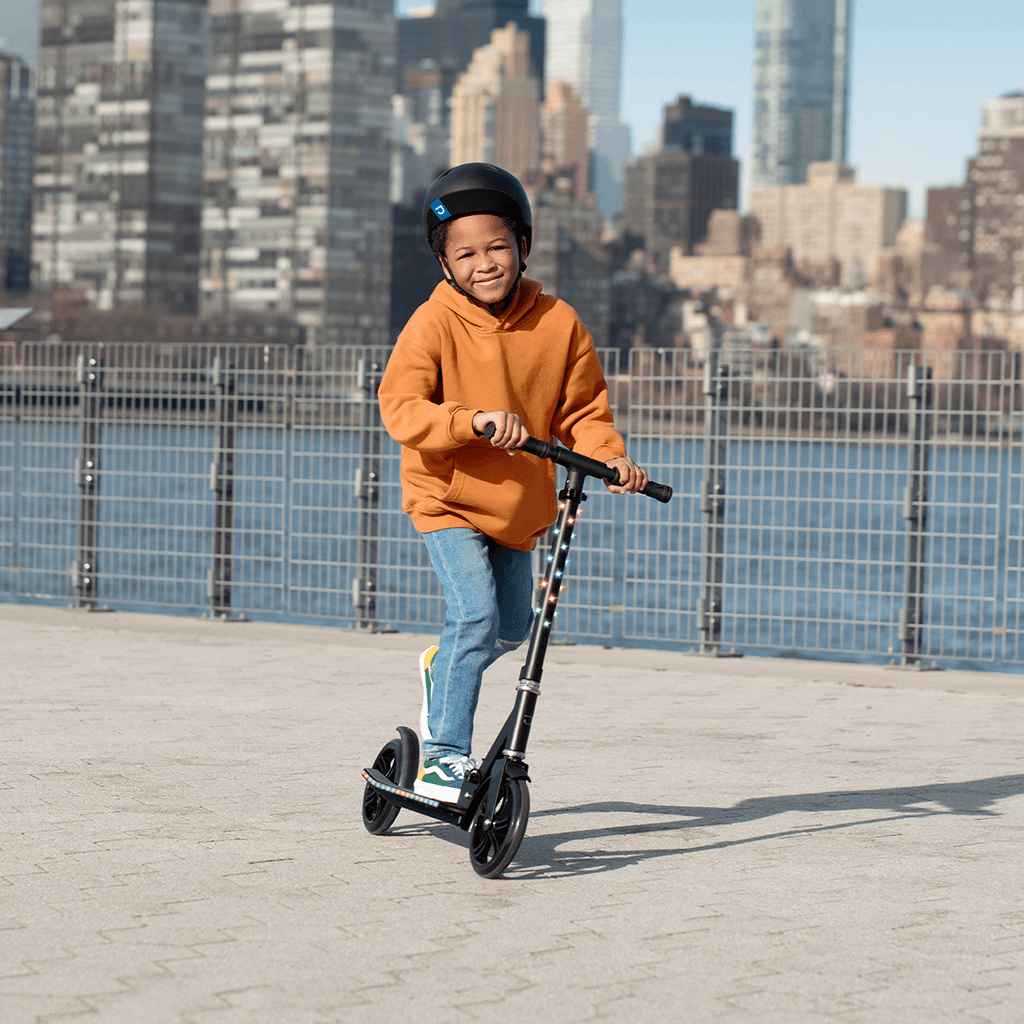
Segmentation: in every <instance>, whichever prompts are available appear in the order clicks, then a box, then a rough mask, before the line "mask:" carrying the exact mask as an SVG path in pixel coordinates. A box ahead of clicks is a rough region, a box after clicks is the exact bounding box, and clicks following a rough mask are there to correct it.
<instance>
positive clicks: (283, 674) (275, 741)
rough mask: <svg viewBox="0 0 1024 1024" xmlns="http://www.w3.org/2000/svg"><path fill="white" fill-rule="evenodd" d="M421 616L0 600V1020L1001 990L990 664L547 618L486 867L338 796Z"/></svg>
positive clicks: (523, 1012) (510, 673) (801, 1004)
mask: <svg viewBox="0 0 1024 1024" xmlns="http://www.w3.org/2000/svg"><path fill="white" fill-rule="evenodd" d="M425 642H426V641H425V639H424V638H422V637H416V636H411V635H402V634H398V635H388V636H365V635H359V634H353V633H349V632H345V631H342V630H337V629H330V628H317V627H304V626H285V625H275V624H259V623H245V624H242V623H239V624H225V623H220V622H211V621H203V620H190V619H184V618H171V617H163V616H142V615H130V614H124V613H114V614H110V615H88V614H85V613H81V612H70V611H65V610H62V609H54V608H43V607H39V606H13V605H0V1021H2V1022H3V1024H43V1022H46V1024H50V1022H54V1024H56V1022H76V1024H77V1022H81V1024H335V1022H346V1024H348V1022H353V1024H363V1022H365V1024H376V1022H385V1021H386V1022H391V1021H397V1022H403V1021H424V1022H428V1021H451V1022H477V1021H496V1020H509V1021H526V1022H529V1021H545V1022H546V1021H551V1022H559V1024H577V1022H581V1024H582V1022H589V1021H601V1022H606V1021H610V1022H637V1021H641V1022H645V1021H659V1022H660V1021H664V1020H683V1021H687V1022H695V1024H703V1022H719V1021H721V1022H728V1024H739V1022H744V1024H745V1022H752V1024H753V1022H756V1024H774V1022H780V1024H783V1022H784V1024H819V1022H849V1024H861V1022H863V1024H883V1022H893V1024H897V1022H898V1024H908V1022H909V1024H916V1022H921V1024H940V1022H964V1024H966V1022H971V1024H982V1022H990V1024H1019V1022H1020V1021H1021V1020H1024V898H1022V897H1024V891H1022V890H1024V881H1022V880H1024V841H1022V838H1024V831H1022V829H1024V748H1022V737H1024V680H1022V679H1021V678H1019V677H1016V676H1013V675H1006V674H972V673H963V672H944V673H905V672H894V671H889V670H885V669H881V668H870V667H866V666H845V665H834V664H826V663H819V662H796V661H783V660H775V659H750V658H744V659H738V660H725V659H723V660H721V661H712V660H708V659H700V658H696V657H693V656H688V655H682V654H675V653H666V652H643V651H622V650H611V651H606V650H602V649H600V648H590V647H557V648H553V649H552V651H551V654H550V657H549V660H548V668H547V671H546V673H545V677H544V693H543V694H542V697H541V701H540V704H539V705H538V714H537V718H536V722H535V725H534V730H533V734H532V737H531V746H530V756H529V761H530V767H531V775H532V777H533V784H532V786H531V798H532V805H533V811H532V815H531V818H530V823H529V828H528V831H527V835H526V838H525V840H524V842H523V845H522V847H521V849H520V852H519V855H518V857H517V859H516V861H515V862H514V863H513V865H512V867H511V868H510V869H509V871H508V872H507V873H506V875H505V877H504V878H502V879H499V880H494V881H488V880H484V879H481V878H478V877H477V876H476V875H475V874H474V873H473V871H472V869H471V867H470V864H469V858H468V853H467V846H466V838H465V836H464V834H463V833H461V832H460V831H459V830H457V829H455V828H453V827H451V826H444V825H441V824H439V823H436V822H433V821H432V820H430V819H427V818H423V817H419V816H417V815H415V814H414V813H411V812H408V811H403V812H402V813H401V814H400V816H399V818H398V821H397V823H396V825H395V827H394V829H393V831H392V832H391V833H390V834H388V835H385V836H380V837H374V836H370V835H368V834H367V833H366V832H365V831H364V829H363V827H362V823H361V820H360V815H359V804H360V798H361V794H362V788H363V786H362V780H361V778H360V775H359V769H360V768H362V767H363V766H364V765H366V764H368V763H370V762H371V761H372V759H373V756H374V754H375V753H376V750H377V749H378V748H379V747H380V746H381V745H382V744H383V743H384V742H385V741H386V740H387V739H388V738H389V737H390V736H391V735H393V728H394V726H395V725H398V724H408V725H412V726H415V725H416V723H417V721H418V711H419V709H418V696H419V695H418V684H417V681H416V667H415V666H416V654H417V652H418V651H419V650H420V649H421V648H422V647H423V646H424V645H425ZM518 671H519V663H518V662H516V661H513V660H511V659H506V660H505V663H499V664H498V665H497V666H495V667H494V668H493V669H492V670H491V672H490V673H489V676H488V679H487V681H486V684H485V693H484V696H483V699H482V702H481V708H480V712H479V714H478V718H477V725H478V731H477V734H478V738H479V741H480V742H479V745H480V746H481V747H486V745H487V743H488V742H489V740H490V737H491V735H492V734H493V732H494V731H495V730H496V729H497V726H498V724H499V723H500V721H501V720H502V719H503V717H504V715H505V714H506V713H507V710H508V708H509V707H510V706H511V702H512V696H513V687H514V682H515V679H516V677H517V675H518Z"/></svg>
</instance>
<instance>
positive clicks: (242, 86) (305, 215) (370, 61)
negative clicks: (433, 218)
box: [202, 0, 395, 345]
mask: <svg viewBox="0 0 1024 1024" xmlns="http://www.w3.org/2000/svg"><path fill="white" fill-rule="evenodd" d="M210 14H211V20H212V30H211V58H210V71H209V77H208V78H207V84H206V141H205V147H206V155H205V168H204V192H203V252H202V305H203V310H204V312H208V313H222V314H228V315H230V314H231V313H233V312H267V313H270V312H273V313H275V314H283V315H286V316H289V317H292V318H294V319H295V320H296V321H298V322H299V323H300V324H302V325H304V326H305V327H306V336H307V339H308V340H310V341H311V342H316V343H323V342H326V343H329V344H338V343H342V344H364V345H365V344H385V343H386V342H387V340H388V327H389V325H388V299H389V293H390V284H389V282H390V256H391V252H390V249H391V245H390V239H391V224H390V203H389V195H388V192H389V174H390V166H391V141H390V131H389V129H390V122H391V96H392V92H393V88H394V74H395V64H394V31H395V23H394V14H393V3H392V0H360V2H352V3H344V2H337V3H331V4H316V5H314V4H307V3H305V2H304V0H210Z"/></svg>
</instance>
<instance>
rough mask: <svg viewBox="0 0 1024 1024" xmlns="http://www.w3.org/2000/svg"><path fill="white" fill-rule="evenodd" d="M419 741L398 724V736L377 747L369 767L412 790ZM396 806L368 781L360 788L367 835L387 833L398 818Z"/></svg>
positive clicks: (418, 756)
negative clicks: (361, 789)
mask: <svg viewBox="0 0 1024 1024" xmlns="http://www.w3.org/2000/svg"><path fill="white" fill-rule="evenodd" d="M419 758H420V742H419V740H418V739H417V738H416V733H414V732H413V731H412V730H411V729H408V728H406V727H405V726H404V725H400V726H399V727H398V738H397V739H394V740H389V741H388V742H387V743H385V744H384V746H383V747H381V748H380V753H379V754H378V755H377V757H376V758H375V759H374V762H373V767H374V768H376V769H377V771H379V772H380V773H381V775H383V776H384V777H385V778H386V779H388V780H389V781H391V782H393V783H394V784H395V785H396V786H399V787H401V788H402V789H412V787H413V782H414V781H415V779H416V770H417V768H418V767H419ZM398 810H399V808H398V807H397V806H396V805H395V804H393V803H391V802H390V801H389V800H387V799H385V797H384V795H383V794H382V793H381V792H380V791H379V790H377V789H374V787H373V786H371V785H370V784H369V783H367V784H366V788H365V789H364V790H363V825H364V826H365V827H366V831H367V832H369V833H370V834H371V835H375V836H379V835H382V834H383V833H384V832H387V830H388V829H389V828H391V826H392V825H393V824H394V823H395V818H397V817H398Z"/></svg>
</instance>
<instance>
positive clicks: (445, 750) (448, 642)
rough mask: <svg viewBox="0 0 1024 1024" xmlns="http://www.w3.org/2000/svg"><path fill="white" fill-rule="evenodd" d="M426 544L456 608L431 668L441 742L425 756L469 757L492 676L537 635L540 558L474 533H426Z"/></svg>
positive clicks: (433, 730)
mask: <svg viewBox="0 0 1024 1024" xmlns="http://www.w3.org/2000/svg"><path fill="white" fill-rule="evenodd" d="M423 540H424V542H425V543H426V545H427V552H428V554H429V555H430V562H431V564H432V565H433V567H434V572H436V573H437V578H438V579H439V580H440V581H441V588H442V590H443V591H444V599H445V603H446V604H447V606H448V610H447V612H446V614H445V619H444V629H443V630H442V632H441V639H440V640H439V641H438V648H439V649H438V652H437V654H436V655H435V656H434V661H433V663H432V665H431V676H432V679H433V686H432V688H431V693H430V719H429V722H430V734H431V736H432V737H433V739H432V740H431V741H430V742H427V743H424V744H423V756H424V759H426V758H428V757H445V756H447V755H449V754H455V755H458V754H465V755H466V756H467V757H468V756H469V752H470V747H471V744H472V741H473V716H474V715H475V713H476V705H477V700H478V699H479V697H480V683H481V681H482V680H483V674H484V669H485V668H487V666H488V665H491V664H493V663H494V662H495V661H497V660H498V658H500V657H501V656H502V655H503V654H505V653H506V652H507V651H514V650H515V649H516V648H517V647H518V646H519V645H520V644H521V643H522V642H523V641H524V640H525V639H526V638H527V637H528V636H529V635H530V627H531V625H532V624H533V565H532V563H533V556H532V554H531V553H530V552H529V551H517V550H515V549H514V548H507V547H504V546H503V545H501V544H499V543H498V542H497V541H495V540H492V539H491V538H490V537H485V536H484V535H483V534H482V533H477V532H476V531H475V530H469V529H460V528H454V529H449V530H438V531H436V532H435V533H425V534H423Z"/></svg>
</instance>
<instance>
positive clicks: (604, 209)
mask: <svg viewBox="0 0 1024 1024" xmlns="http://www.w3.org/2000/svg"><path fill="white" fill-rule="evenodd" d="M543 9H544V17H545V18H546V19H547V23H548V27H547V59H546V63H545V73H546V75H547V78H548V80H549V81H551V82H556V81H557V82H565V83H566V84H568V85H570V86H572V88H573V89H574V90H575V91H576V94H577V95H578V96H579V97H580V99H581V101H582V102H583V105H584V106H585V107H586V108H587V111H588V112H589V114H590V127H589V136H590V137H589V144H590V149H591V151H592V154H593V156H592V160H593V165H592V167H591V173H590V179H591V189H592V191H593V192H594V195H595V197H596V199H597V206H598V209H599V210H600V211H601V213H602V215H603V216H605V217H613V216H614V215H615V214H617V213H618V212H619V210H620V208H621V205H622V175H623V169H624V167H625V165H626V161H627V160H628V159H629V127H628V126H627V125H625V124H623V123H622V122H621V121H619V103H620V94H621V81H622V0H543Z"/></svg>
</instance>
